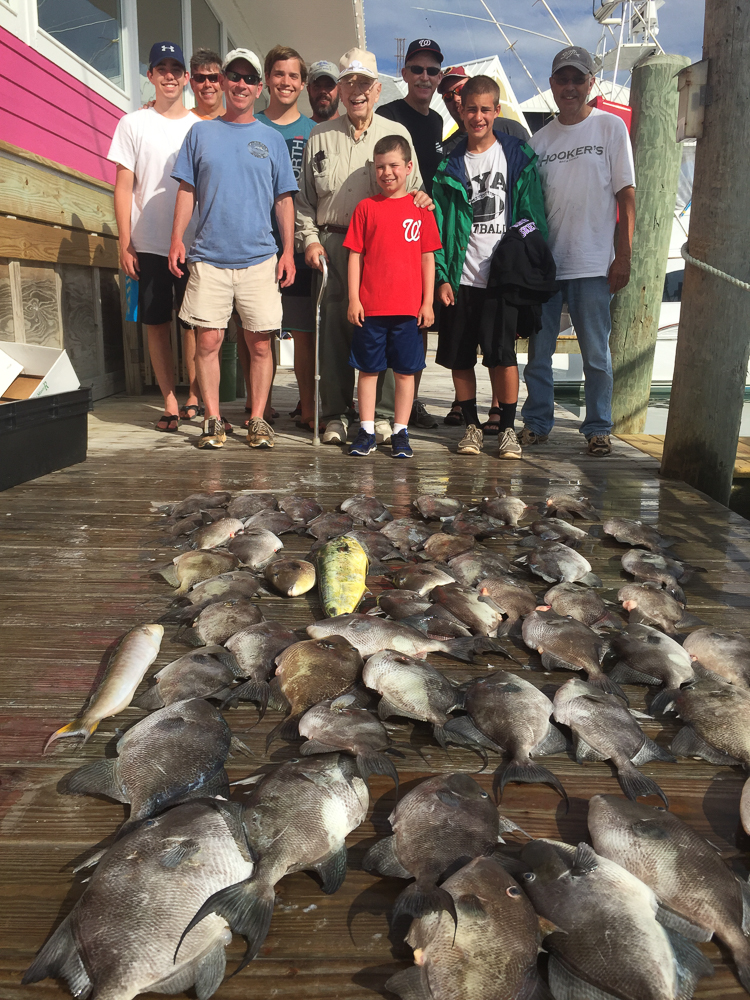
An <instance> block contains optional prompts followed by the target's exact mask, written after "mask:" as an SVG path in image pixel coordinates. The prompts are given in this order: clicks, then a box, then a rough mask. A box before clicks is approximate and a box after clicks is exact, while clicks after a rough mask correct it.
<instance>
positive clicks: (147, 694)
mask: <svg viewBox="0 0 750 1000" xmlns="http://www.w3.org/2000/svg"><path fill="white" fill-rule="evenodd" d="M130 704H131V705H132V706H133V708H145V710H146V711H147V712H154V711H156V709H157V708H164V705H165V701H164V699H163V698H162V696H161V695H160V694H159V685H158V684H152V685H151V687H147V688H146V690H145V691H142V692H141V693H140V694H139V695H138V697H137V698H133V700H132V701H131V703H130Z"/></svg>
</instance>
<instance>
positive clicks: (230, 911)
mask: <svg viewBox="0 0 750 1000" xmlns="http://www.w3.org/2000/svg"><path fill="white" fill-rule="evenodd" d="M275 898H276V897H275V894H274V891H273V887H272V886H266V885H262V886H260V885H258V883H256V882H254V881H252V880H251V881H249V882H236V883H235V884H234V885H229V886H227V887H226V888H224V889H219V891H218V892H215V893H214V894H213V895H212V896H209V897H208V899H207V900H206V902H205V903H204V904H203V906H201V908H200V909H199V910H198V912H197V913H196V914H195V916H194V917H193V919H192V920H191V921H190V923H189V924H188V925H187V927H186V928H185V930H184V931H183V932H182V936H181V937H180V940H179V942H178V944H177V948H176V949H175V953H174V957H175V961H176V960H177V955H178V953H179V951H180V947H181V945H182V942H183V941H184V940H185V937H186V936H187V934H189V933H190V931H191V930H192V929H193V927H195V926H196V924H199V923H200V922H201V920H203V918H204V917H207V916H208V915H209V913H218V914H219V916H220V917H223V918H224V919H225V920H226V922H227V923H228V924H229V927H230V929H231V930H232V931H233V932H234V933H235V934H241V935H242V936H243V937H244V938H245V940H246V942H247V950H246V951H245V955H244V957H243V959H242V961H241V962H240V964H239V966H238V967H237V968H236V969H235V971H234V972H233V973H232V975H236V974H237V973H238V972H239V971H240V969H243V968H244V967H245V966H246V965H247V964H248V962H251V961H252V960H253V959H254V958H255V956H256V955H257V954H258V952H259V951H260V948H261V945H262V944H263V942H264V941H265V939H266V937H267V936H268V928H269V927H270V925H271V917H272V916H273V904H274V900H275Z"/></svg>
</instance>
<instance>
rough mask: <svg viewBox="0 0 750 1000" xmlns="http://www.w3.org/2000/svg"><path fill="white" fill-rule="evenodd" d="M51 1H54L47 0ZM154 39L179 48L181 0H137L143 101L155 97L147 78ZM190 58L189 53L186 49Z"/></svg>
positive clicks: (180, 40) (187, 58) (180, 43)
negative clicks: (171, 43)
mask: <svg viewBox="0 0 750 1000" xmlns="http://www.w3.org/2000/svg"><path fill="white" fill-rule="evenodd" d="M47 2H53V0H47ZM154 42H177V44H178V45H179V46H180V48H182V3H181V0H159V2H158V3H154V2H153V0H138V63H139V69H140V79H141V100H142V102H143V103H144V104H145V103H146V101H150V100H151V99H152V98H153V96H154V88H153V86H152V85H151V83H150V82H149V80H148V77H147V76H146V73H147V72H148V56H149V52H150V51H151V46H152V45H153V44H154ZM185 59H186V60H187V61H188V62H189V61H190V53H189V52H185Z"/></svg>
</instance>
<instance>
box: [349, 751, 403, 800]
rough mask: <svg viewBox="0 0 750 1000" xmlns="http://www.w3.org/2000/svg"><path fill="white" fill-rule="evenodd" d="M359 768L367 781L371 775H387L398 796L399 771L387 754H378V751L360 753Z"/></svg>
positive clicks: (358, 757)
mask: <svg viewBox="0 0 750 1000" xmlns="http://www.w3.org/2000/svg"><path fill="white" fill-rule="evenodd" d="M357 768H358V769H359V773H360V774H361V775H362V777H363V778H364V780H365V781H367V779H368V777H369V776H370V775H371V774H385V775H387V776H388V777H389V778H390V779H391V780H392V781H393V784H394V785H395V786H396V795H398V771H397V770H396V768H395V767H394V765H393V761H392V760H389V759H388V757H386V756H385V754H383V753H378V752H377V751H376V750H369V751H366V752H365V753H358V754H357Z"/></svg>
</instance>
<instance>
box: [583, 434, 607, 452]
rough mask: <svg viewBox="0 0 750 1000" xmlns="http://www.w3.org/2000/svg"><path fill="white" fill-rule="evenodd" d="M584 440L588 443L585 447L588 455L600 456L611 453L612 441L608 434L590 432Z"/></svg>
mask: <svg viewBox="0 0 750 1000" xmlns="http://www.w3.org/2000/svg"><path fill="white" fill-rule="evenodd" d="M586 440H587V441H588V443H589V446H588V448H587V449H586V451H587V452H588V454H589V455H599V456H602V455H611V454H612V442H611V441H610V440H609V434H592V435H591V437H590V438H586Z"/></svg>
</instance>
